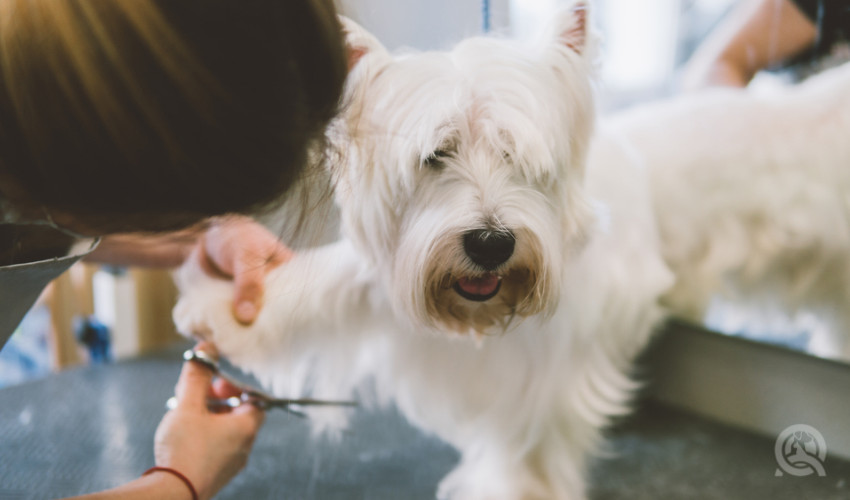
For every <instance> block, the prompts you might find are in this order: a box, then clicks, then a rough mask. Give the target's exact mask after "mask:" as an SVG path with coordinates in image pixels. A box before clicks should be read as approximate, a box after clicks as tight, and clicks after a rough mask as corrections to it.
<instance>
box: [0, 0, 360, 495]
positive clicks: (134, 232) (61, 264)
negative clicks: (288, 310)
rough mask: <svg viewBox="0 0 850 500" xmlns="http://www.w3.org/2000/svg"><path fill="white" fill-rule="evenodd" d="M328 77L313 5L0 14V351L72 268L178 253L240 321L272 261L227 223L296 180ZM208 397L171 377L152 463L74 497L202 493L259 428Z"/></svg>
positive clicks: (337, 78)
mask: <svg viewBox="0 0 850 500" xmlns="http://www.w3.org/2000/svg"><path fill="white" fill-rule="evenodd" d="M345 71H346V69H345V54H344V48H343V46H342V40H341V34H340V30H339V26H338V23H337V19H336V14H335V12H334V9H333V6H332V2H331V1H330V0H277V1H276V0H203V1H201V0H0V74H1V75H2V76H0V308H2V309H0V345H2V344H5V342H6V340H7V339H8V337H9V335H11V333H12V331H13V330H14V329H15V328H16V326H17V324H18V323H19V321H20V320H21V318H22V317H23V315H24V314H25V312H26V310H27V309H28V308H29V307H30V306H31V305H32V303H33V302H34V301H35V299H36V297H37V296H38V294H39V293H40V292H41V290H42V289H43V287H44V286H45V285H46V284H47V283H48V282H49V281H50V280H51V279H53V278H55V277H56V276H58V275H59V274H61V273H62V272H63V271H64V270H66V269H67V268H68V267H69V266H70V265H71V264H73V263H74V262H76V261H77V260H79V259H89V260H92V261H99V262H111V263H116V264H122V265H145V266H160V267H170V266H174V265H178V264H179V263H180V262H182V260H183V258H185V256H187V255H188V253H189V252H191V251H192V249H194V248H195V247H196V245H201V247H202V249H203V251H204V252H205V255H206V257H207V263H208V264H209V266H208V267H209V269H210V272H215V273H218V274H221V275H224V276H228V277H231V278H232V279H234V280H235V282H236V288H237V290H238V291H237V295H236V296H235V297H234V307H233V313H234V315H235V316H236V318H237V319H238V320H240V321H242V322H245V323H250V322H251V321H252V320H253V318H254V316H255V315H256V313H257V311H258V310H259V309H260V308H261V307H262V277H263V275H264V273H265V272H266V271H267V270H268V269H269V268H271V267H273V266H275V265H277V264H279V263H281V262H283V261H285V260H286V258H287V250H286V249H285V247H283V246H282V245H280V244H279V243H278V242H277V240H276V239H275V237H274V236H273V235H271V234H269V233H268V232H266V231H265V229H263V228H262V227H261V226H259V225H257V224H255V223H254V222H252V221H251V220H250V219H249V218H247V217H238V216H233V215H231V214H237V213H242V214H251V213H254V214H255V213H258V212H259V211H261V210H263V209H264V208H266V207H268V206H269V205H270V204H271V203H273V202H275V201H277V200H279V198H280V197H281V195H282V194H283V193H286V191H287V189H288V188H289V186H290V185H291V184H292V183H293V182H294V180H296V179H297V178H298V177H299V176H300V175H301V174H302V173H303V171H304V169H305V168H308V165H307V163H308V154H307V151H308V148H310V147H315V148H321V140H322V137H323V136H322V131H323V129H324V126H325V125H326V124H327V122H328V121H329V120H330V119H331V118H332V116H333V115H334V113H335V112H336V110H337V106H338V101H339V97H340V93H341V88H342V84H343V80H344V78H345ZM317 150H321V149H317ZM205 348H206V349H208V350H213V349H214V347H213V346H205ZM209 390H216V391H224V392H226V391H227V390H228V388H226V387H217V388H215V389H211V388H210V374H208V373H205V372H204V370H203V369H201V368H200V367H197V366H194V365H191V364H190V365H187V366H185V367H184V370H183V373H182V375H181V378H180V381H179V382H178V391H177V392H178V398H179V399H180V402H181V403H180V404H179V405H178V408H177V409H176V410H174V411H171V412H169V413H168V414H167V415H166V417H165V418H164V419H163V422H162V423H161V424H160V427H159V429H158V431H157V438H156V443H155V455H156V461H157V463H156V464H155V465H156V466H158V467H157V468H155V469H153V470H152V471H151V472H150V473H148V474H146V475H144V476H143V477H141V478H139V479H137V480H135V481H133V482H131V483H128V484H126V485H123V486H120V487H119V488H117V489H115V490H110V491H108V492H103V493H98V494H94V495H92V497H96V498H113V497H114V498H158V499H169V498H174V499H183V498H210V497H212V496H213V495H214V494H215V493H216V492H217V491H218V489H220V488H221V487H222V486H223V485H224V484H226V482H227V481H229V480H230V479H231V478H232V477H233V476H234V475H235V474H236V473H237V472H238V471H239V470H240V469H241V467H242V466H243V465H244V463H245V459H246V457H247V455H248V452H249V450H250V447H251V444H252V441H253V438H254V435H255V434H256V432H257V430H258V429H259V426H260V425H261V422H262V414H261V413H260V412H259V411H257V410H256V409H254V408H251V407H246V408H243V409H240V410H239V411H235V412H233V413H231V414H227V415H212V414H210V413H208V412H207V410H206V408H205V406H204V404H203V398H204V397H205V395H206V394H207V391H209ZM199 443H205V446H199ZM210 449H213V450H216V452H215V453H210V452H209V450H210Z"/></svg>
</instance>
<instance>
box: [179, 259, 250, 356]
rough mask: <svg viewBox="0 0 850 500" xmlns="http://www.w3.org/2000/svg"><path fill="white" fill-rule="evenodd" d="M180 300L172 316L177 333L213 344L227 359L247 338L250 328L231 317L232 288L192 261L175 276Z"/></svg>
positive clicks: (230, 284) (228, 282) (237, 350)
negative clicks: (209, 274)
mask: <svg viewBox="0 0 850 500" xmlns="http://www.w3.org/2000/svg"><path fill="white" fill-rule="evenodd" d="M175 280H176V282H177V286H178V288H179V290H180V299H179V300H178V302H177V305H176V306H175V307H174V310H173V312H172V317H173V319H174V324H175V326H176V327H177V331H178V332H180V333H181V334H182V335H184V336H186V337H189V338H195V339H198V340H207V341H211V342H213V343H214V344H215V345H216V347H217V348H218V350H219V352H221V353H222V355H225V356H228V357H229V356H231V355H233V354H235V353H237V352H239V351H241V349H240V345H243V344H245V341H246V340H248V339H250V338H251V336H252V334H251V332H250V331H249V330H250V327H246V326H244V325H242V324H240V323H239V322H238V321H237V320H236V318H235V317H234V315H233V304H232V303H233V293H234V291H233V285H232V283H231V282H230V281H227V280H223V279H217V278H213V277H211V276H208V275H207V274H206V273H204V272H203V270H201V268H200V265H199V264H198V263H197V262H196V260H195V259H191V260H190V261H188V262H187V263H186V264H185V265H184V266H183V267H182V268H181V269H180V270H179V271H178V272H177V275H176V276H175Z"/></svg>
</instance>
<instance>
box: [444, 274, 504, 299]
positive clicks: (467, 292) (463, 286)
mask: <svg viewBox="0 0 850 500" xmlns="http://www.w3.org/2000/svg"><path fill="white" fill-rule="evenodd" d="M501 287H502V277H501V276H497V275H495V274H486V275H484V276H480V277H477V278H460V279H459V280H457V281H456V282H455V284H454V285H453V288H454V291H455V292H457V294H458V295H460V296H461V297H463V298H465V299H466V300H471V301H473V302H485V301H487V300H490V299H492V298H493V297H495V296H496V294H498V293H499V289H500V288H501Z"/></svg>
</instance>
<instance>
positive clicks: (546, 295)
mask: <svg viewBox="0 0 850 500" xmlns="http://www.w3.org/2000/svg"><path fill="white" fill-rule="evenodd" d="M517 233H518V234H517V241H518V248H517V250H516V251H515V252H514V255H513V256H512V257H511V259H510V262H509V263H508V264H506V265H504V266H503V268H500V269H499V270H498V271H497V272H496V273H495V274H497V275H498V276H499V277H500V279H501V284H500V289H499V293H498V294H497V295H496V296H495V297H493V298H492V299H490V300H487V301H485V302H477V303H476V302H470V301H469V300H466V299H464V298H463V297H461V296H460V295H459V294H458V293H457V291H456V290H455V288H454V286H455V283H457V281H458V279H460V278H463V277H479V276H481V275H483V274H487V272H486V271H482V270H481V268H480V267H478V266H475V265H474V264H470V263H468V261H469V259H468V258H467V257H466V255H465V254H464V251H463V248H462V245H461V243H460V242H461V238H462V236H461V234H455V233H453V234H449V235H447V236H444V237H443V238H441V240H440V241H439V242H438V243H437V244H436V245H435V246H434V249H433V251H432V252H431V253H430V254H429V255H428V257H427V258H426V263H425V265H424V266H423V268H424V269H423V272H422V282H423V283H422V285H419V283H418V280H416V281H415V283H416V284H415V285H414V286H415V287H416V288H417V289H421V290H422V291H423V293H422V295H423V297H422V299H421V300H422V302H424V304H423V306H422V309H423V311H422V312H423V313H424V317H423V319H424V320H425V321H433V322H434V323H436V324H437V326H438V327H439V328H440V329H442V330H445V331H454V332H458V333H467V332H469V331H470V330H472V331H473V332H475V333H476V334H478V335H483V334H484V333H485V332H487V331H493V330H494V328H493V327H494V326H496V327H497V329H499V330H506V329H507V328H508V326H509V324H510V322H511V321H512V320H513V319H514V318H515V317H520V318H524V317H527V316H531V315H534V314H541V313H544V312H551V309H552V308H553V307H554V305H555V304H557V291H554V290H548V289H547V287H548V286H550V284H551V281H552V278H551V276H549V275H550V274H551V271H548V270H547V268H546V266H545V265H544V259H543V256H542V249H541V246H540V243H539V240H538V239H537V237H536V236H535V235H534V234H533V233H531V232H530V231H525V230H522V231H517ZM452 263H458V264H456V265H454V266H452V265H451V264H452ZM407 281H408V282H409V281H410V280H407Z"/></svg>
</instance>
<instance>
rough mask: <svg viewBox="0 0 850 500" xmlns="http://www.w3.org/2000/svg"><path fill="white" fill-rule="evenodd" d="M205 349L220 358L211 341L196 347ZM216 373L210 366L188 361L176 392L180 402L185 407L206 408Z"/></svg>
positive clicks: (207, 352) (184, 364) (178, 381)
mask: <svg viewBox="0 0 850 500" xmlns="http://www.w3.org/2000/svg"><path fill="white" fill-rule="evenodd" d="M194 349H195V350H196V351H203V352H205V353H206V354H207V355H209V356H211V357H212V358H213V359H216V358H218V351H216V349H215V346H214V345H213V344H212V343H211V342H201V343H199V344H198V345H197V346H195V348H194ZM214 375H215V374H214V373H213V371H212V370H211V369H210V368H209V367H208V366H205V365H203V364H201V363H197V362H194V361H186V362H185V363H183V368H182V369H181V371H180V378H178V379H177V386H176V387H175V391H174V392H175V394H176V396H177V401H178V404H179V405H180V406H181V407H183V408H191V409H206V405H207V396H208V395H209V392H210V384H211V383H212V380H213V376H214Z"/></svg>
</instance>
